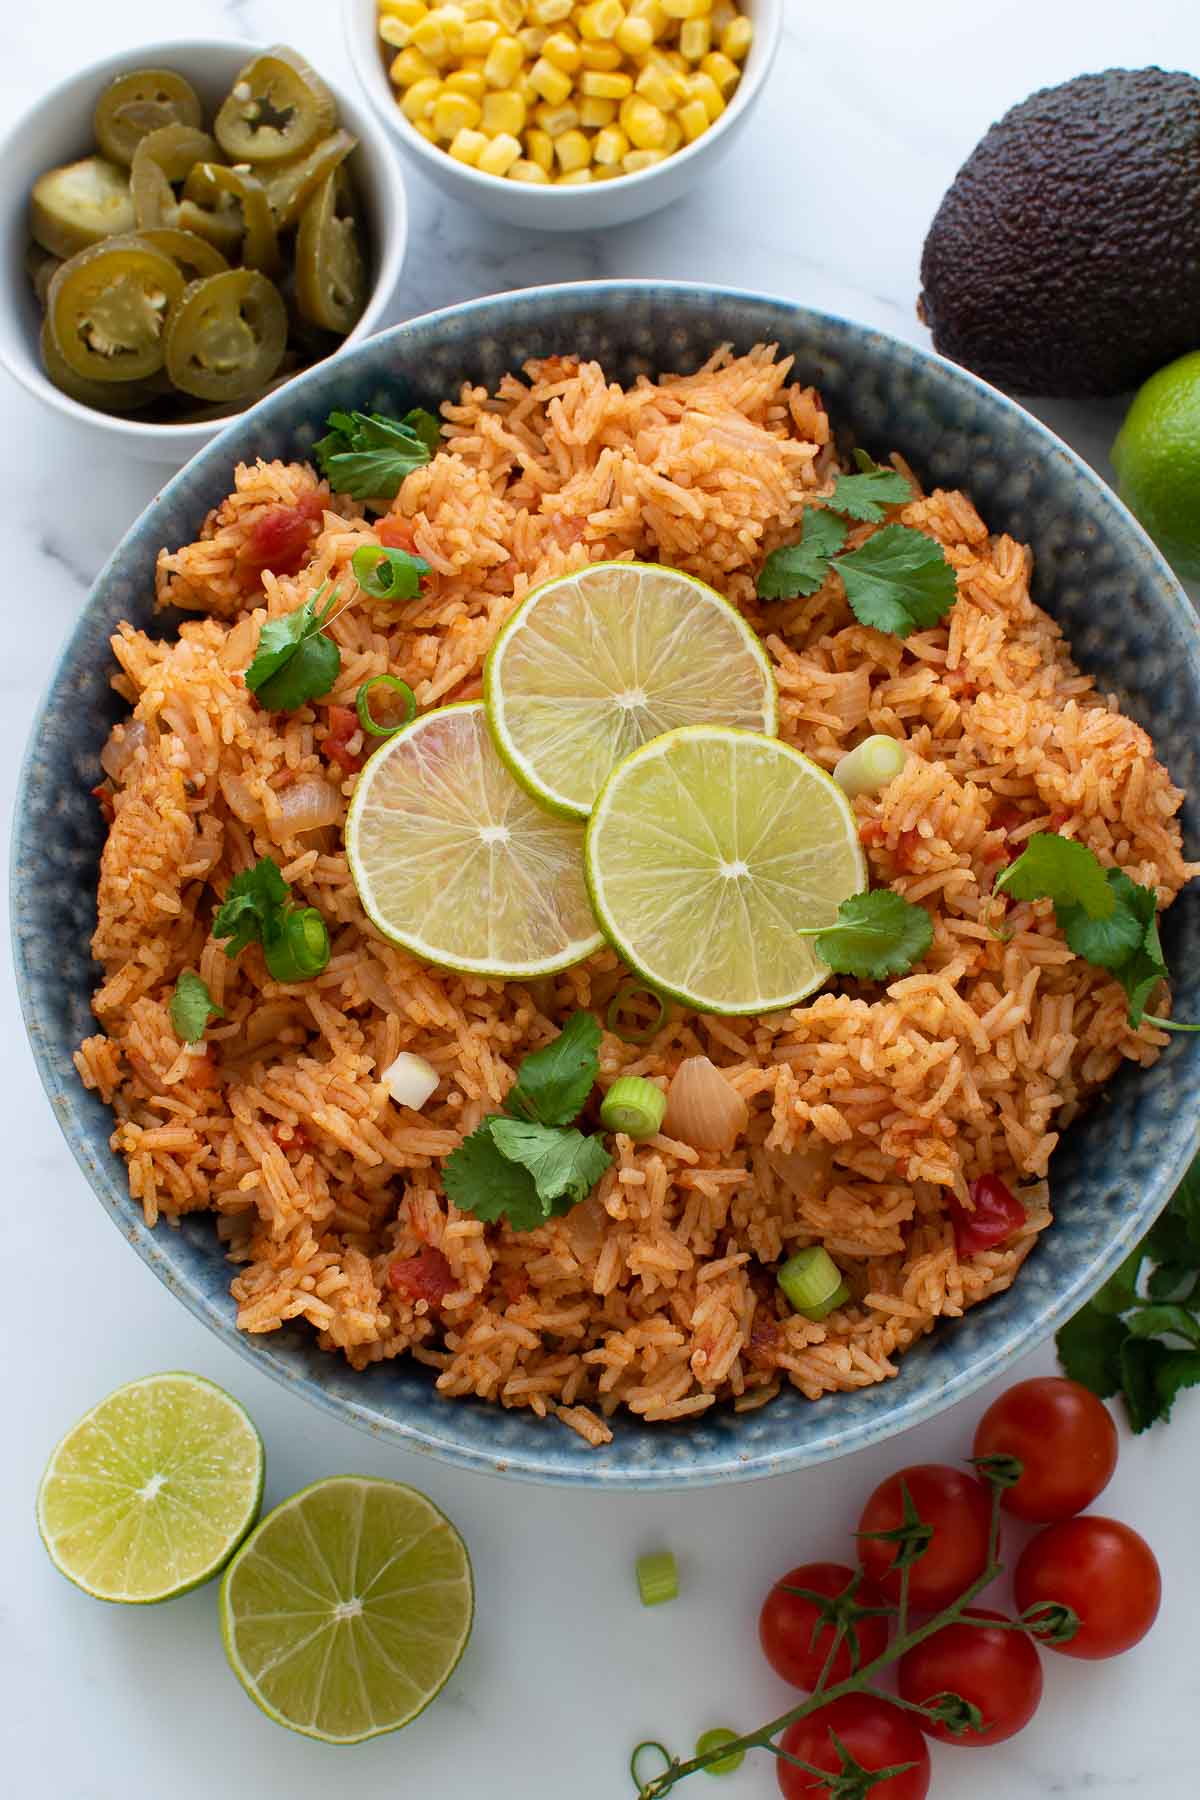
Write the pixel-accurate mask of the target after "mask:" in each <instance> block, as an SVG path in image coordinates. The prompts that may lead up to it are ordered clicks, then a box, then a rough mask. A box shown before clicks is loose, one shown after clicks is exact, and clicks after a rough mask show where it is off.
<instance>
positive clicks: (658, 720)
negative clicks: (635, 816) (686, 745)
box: [484, 562, 779, 819]
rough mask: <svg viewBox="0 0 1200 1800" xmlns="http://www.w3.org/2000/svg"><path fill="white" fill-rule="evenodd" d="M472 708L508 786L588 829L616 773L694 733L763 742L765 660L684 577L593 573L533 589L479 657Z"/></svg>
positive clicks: (768, 686)
mask: <svg viewBox="0 0 1200 1800" xmlns="http://www.w3.org/2000/svg"><path fill="white" fill-rule="evenodd" d="M484 699H485V702H486V704H487V709H488V723H489V725H490V726H491V729H492V733H493V736H494V737H495V740H496V745H497V748H498V750H499V751H500V754H501V756H502V757H503V758H504V761H505V762H506V763H507V765H508V767H509V769H510V770H511V772H512V774H513V775H514V777H515V778H516V780H517V781H519V782H520V783H521V785H522V786H523V787H524V788H526V789H527V791H528V792H529V793H530V794H532V795H533V797H534V798H535V799H536V800H537V801H538V802H539V804H540V805H542V806H545V807H548V808H549V809H550V810H551V811H552V812H555V813H557V814H558V815H559V816H561V817H565V818H580V819H582V818H586V817H587V815H588V813H589V812H590V811H591V808H592V805H593V803H594V801H595V798H596V795H597V793H598V792H599V790H600V787H601V786H602V785H603V782H604V781H605V780H606V779H607V777H608V775H609V773H610V772H611V770H612V769H613V768H614V767H615V766H616V765H617V763H619V762H622V761H624V759H625V757H627V756H628V755H630V754H632V752H633V751H634V750H636V749H638V748H639V747H640V745H642V744H643V743H646V742H648V741H649V740H650V739H651V738H653V737H656V736H660V735H661V734H662V733H664V732H666V731H671V730H675V729H677V728H679V727H681V726H685V725H689V724H700V723H706V724H707V723H714V722H715V723H718V724H726V725H729V726H731V727H734V728H744V729H753V730H756V731H760V732H764V733H766V734H767V735H771V734H773V733H774V732H775V730H776V729H777V726H778V705H779V703H778V692H777V689H776V686H775V677H774V674H773V671H772V667H771V661H770V658H769V656H768V655H767V652H766V651H765V649H764V648H763V646H762V643H761V642H760V640H759V638H758V636H757V635H756V633H755V632H754V631H753V630H752V629H751V627H750V626H749V625H748V624H747V623H746V621H745V619H743V618H742V616H741V614H740V613H739V612H738V611H737V609H736V607H734V606H731V605H730V603H729V601H727V600H725V599H723V598H722V597H721V595H720V594H718V593H716V592H715V591H714V590H713V589H712V588H710V587H708V586H706V585H705V583H704V582H702V581H699V580H697V579H696V577H695V576H692V575H688V574H685V573H684V572H683V571H682V570H678V569H672V568H668V567H666V566H665V565H662V564H658V563H631V562H607V563H591V564H589V565H588V566H587V567H586V568H584V569H577V570H573V571H571V572H570V573H569V574H566V575H559V576H555V577H554V578H553V580H551V581H548V582H544V583H543V584H542V585H541V586H540V587H537V588H535V589H534V590H533V592H532V593H530V594H528V595H527V596H526V598H525V599H524V600H523V601H522V602H521V605H520V606H519V607H518V608H517V610H516V611H515V612H514V613H513V615H512V617H511V618H510V619H509V620H508V621H507V622H506V623H505V625H504V627H503V629H502V630H501V631H500V633H499V635H498V636H497V638H496V641H495V643H494V644H493V645H492V648H491V650H490V652H489V654H488V659H487V663H486V665H485V669H484Z"/></svg>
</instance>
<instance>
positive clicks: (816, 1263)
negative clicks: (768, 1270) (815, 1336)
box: [776, 1244, 850, 1320]
mask: <svg viewBox="0 0 1200 1800" xmlns="http://www.w3.org/2000/svg"><path fill="white" fill-rule="evenodd" d="M776 1279H777V1280H778V1282H779V1285H780V1287H781V1288H782V1289H783V1292H784V1295H785V1297H786V1299H787V1302H788V1304H789V1306H790V1307H791V1308H792V1310H793V1312H798V1313H803V1315H804V1317H805V1318H806V1319H813V1320H817V1319H823V1318H825V1316H826V1315H827V1314H828V1313H831V1312H832V1311H833V1309H834V1307H835V1306H844V1305H845V1303H846V1301H847V1300H848V1299H849V1298H850V1290H849V1288H848V1287H847V1286H846V1284H845V1282H844V1281H843V1280H842V1271H841V1270H840V1269H839V1268H838V1266H837V1264H836V1263H835V1262H834V1260H833V1258H832V1256H830V1254H829V1252H828V1250H822V1249H821V1248H820V1247H819V1246H818V1245H816V1244H814V1245H813V1246H812V1247H811V1248H810V1249H808V1250H797V1252H796V1254H795V1256H789V1257H788V1259H787V1261H786V1262H785V1263H784V1265H783V1267H782V1269H780V1271H779V1274H778V1276H777V1277H776Z"/></svg>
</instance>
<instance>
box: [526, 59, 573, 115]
mask: <svg viewBox="0 0 1200 1800" xmlns="http://www.w3.org/2000/svg"><path fill="white" fill-rule="evenodd" d="M529 79H530V81H531V82H532V84H533V86H534V87H535V88H536V90H537V92H538V93H539V94H540V95H541V96H542V99H543V100H548V101H549V102H550V104H551V106H561V105H562V104H563V102H564V101H565V100H566V99H567V97H568V95H569V94H570V92H571V87H572V82H571V77H570V76H569V75H565V74H564V73H563V71H562V70H561V69H556V68H555V66H554V64H553V63H552V62H547V61H546V59H545V57H544V56H539V57H538V59H537V61H536V62H535V63H534V65H533V67H532V69H530V71H529Z"/></svg>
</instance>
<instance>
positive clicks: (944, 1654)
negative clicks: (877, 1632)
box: [897, 1606, 1042, 1745]
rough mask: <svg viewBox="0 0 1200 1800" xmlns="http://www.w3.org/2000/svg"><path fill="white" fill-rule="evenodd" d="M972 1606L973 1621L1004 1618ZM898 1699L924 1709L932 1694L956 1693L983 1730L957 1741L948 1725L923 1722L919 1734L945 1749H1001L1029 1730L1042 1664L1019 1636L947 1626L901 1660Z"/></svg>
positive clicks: (972, 1626)
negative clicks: (977, 1713)
mask: <svg viewBox="0 0 1200 1800" xmlns="http://www.w3.org/2000/svg"><path fill="white" fill-rule="evenodd" d="M1004 1616H1005V1615H1004V1614H1003V1613H998V1612H989V1611H988V1609H987V1608H986V1607H982V1606H979V1607H975V1608H973V1609H972V1611H971V1613H970V1618H971V1619H973V1620H974V1619H1003V1618H1004ZM897 1675H898V1678H899V1687H900V1697H901V1699H902V1700H909V1701H911V1702H912V1704H913V1705H914V1706H924V1705H925V1703H926V1702H927V1701H929V1700H932V1699H933V1698H934V1696H935V1695H936V1694H957V1695H958V1696H959V1697H960V1699H963V1700H967V1701H969V1702H970V1704H971V1705H972V1706H977V1707H978V1708H979V1710H980V1712H981V1713H982V1714H983V1722H984V1725H985V1727H986V1729H985V1730H983V1731H965V1732H963V1733H961V1734H960V1735H959V1736H957V1737H956V1736H955V1735H954V1734H953V1732H951V1730H950V1729H949V1727H948V1726H946V1725H942V1724H940V1723H935V1722H934V1721H933V1720H932V1719H930V1720H926V1721H923V1722H922V1724H921V1730H922V1731H924V1732H925V1733H927V1735H928V1736H929V1737H935V1738H938V1739H940V1740H941V1742H942V1743H943V1744H964V1745H975V1744H999V1743H1001V1742H1002V1741H1003V1739H1004V1738H1010V1737H1014V1736H1015V1735H1016V1733H1017V1732H1018V1731H1020V1730H1021V1728H1022V1727H1023V1726H1025V1725H1028V1723H1029V1721H1030V1719H1032V1717H1033V1715H1034V1713H1035V1712H1036V1711H1037V1708H1038V1701H1039V1700H1040V1699H1041V1697H1042V1659H1041V1657H1040V1656H1039V1655H1038V1653H1037V1646H1036V1645H1035V1644H1034V1642H1033V1640H1032V1638H1028V1637H1026V1635H1025V1633H1024V1632H1023V1631H1000V1630H997V1629H996V1627H995V1626H992V1627H991V1628H990V1629H989V1627H988V1626H987V1625H975V1624H968V1623H967V1622H966V1620H962V1621H959V1622H957V1623H955V1624H953V1625H947V1626H945V1627H944V1629H943V1630H941V1631H938V1632H935V1633H934V1635H933V1636H932V1637H931V1638H926V1639H925V1642H924V1643H923V1644H918V1645H917V1646H916V1648H915V1649H913V1650H909V1651H908V1652H907V1653H906V1655H904V1656H902V1657H901V1658H900V1663H899V1667H898V1669H897Z"/></svg>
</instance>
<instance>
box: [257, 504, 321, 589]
mask: <svg viewBox="0 0 1200 1800" xmlns="http://www.w3.org/2000/svg"><path fill="white" fill-rule="evenodd" d="M324 511H325V502H324V500H322V498H321V496H320V495H319V494H306V495H305V497H304V499H303V500H301V501H299V502H298V503H297V504H296V505H295V506H268V508H267V510H266V512H264V513H260V514H259V516H258V518H257V519H255V521H254V523H253V525H252V526H251V527H250V535H249V537H248V538H247V539H246V542H245V543H244V544H243V545H242V548H241V549H240V550H239V551H238V558H237V560H238V564H239V566H240V567H241V568H243V569H252V570H255V571H259V572H261V571H262V570H263V569H270V570H271V571H272V573H273V574H275V575H295V574H297V573H298V572H299V571H300V569H301V568H302V567H303V565H304V563H305V561H306V559H307V557H308V552H309V547H310V545H311V544H312V541H313V539H314V538H315V537H316V535H317V531H318V528H319V526H320V521H321V517H322V515H323V513H324Z"/></svg>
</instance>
